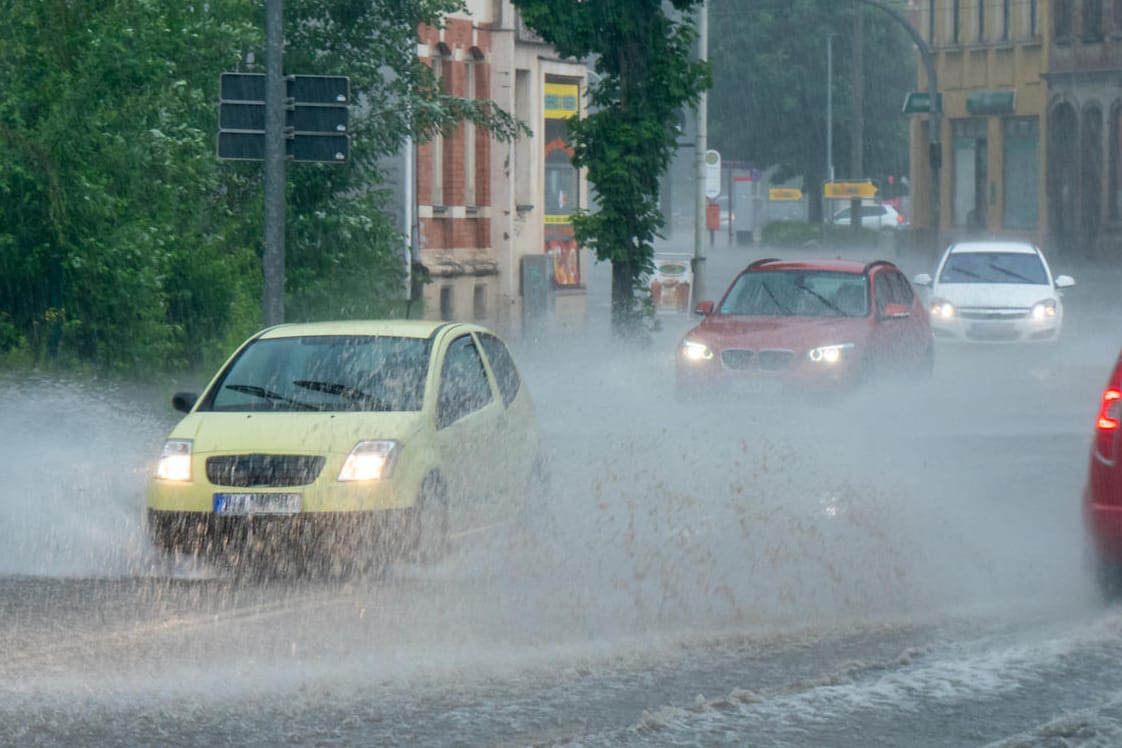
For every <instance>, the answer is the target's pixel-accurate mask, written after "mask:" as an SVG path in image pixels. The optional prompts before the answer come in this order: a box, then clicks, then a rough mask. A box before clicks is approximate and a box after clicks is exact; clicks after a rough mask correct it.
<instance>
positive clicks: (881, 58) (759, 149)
mask: <svg viewBox="0 0 1122 748" xmlns="http://www.w3.org/2000/svg"><path fill="white" fill-rule="evenodd" d="M710 2H711V5H710V24H709V28H710V30H711V41H710V60H711V62H712V64H713V70H714V75H713V78H714V80H713V92H712V95H711V96H710V97H709V140H710V143H711V144H712V145H713V147H714V148H716V149H718V150H720V151H721V153H722V154H723V155H724V156H725V158H727V159H736V160H744V161H751V162H754V163H755V164H757V165H758V166H759V167H761V168H768V167H772V166H776V167H778V171H777V174H776V177H777V179H779V180H786V179H789V178H792V177H800V176H801V177H802V178H803V180H804V190H805V191H806V192H807V197H808V204H809V206H810V210H811V216H812V220H815V221H817V220H820V218H821V196H822V183H823V182H824V181H825V180H826V178H827V169H826V161H827V157H826V152H827V144H826V140H827V138H826V126H827V124H826V116H825V115H826V109H827V104H826V101H827V81H828V80H829V76H828V75H827V55H826V40H827V38H828V37H830V36H832V37H833V57H834V60H833V62H834V64H833V108H834V118H833V119H834V137H833V146H834V164H835V172H836V174H837V176H838V178H839V179H840V178H846V177H849V178H857V177H861V176H879V175H890V174H891V175H900V174H905V173H907V170H908V120H907V117H906V115H904V114H903V113H902V112H901V110H900V109H901V104H902V103H903V101H904V95H905V93H906V92H908V91H910V90H912V89H913V88H914V87H915V81H916V55H915V50H914V49H913V47H912V40H911V37H910V36H909V35H908V33H907V31H906V30H905V29H903V28H901V27H900V26H899V24H898V23H897V22H896V21H895V20H893V19H892V18H891V17H890V16H889V15H888V14H886V13H884V12H883V11H881V10H878V9H876V8H874V7H871V6H866V8H865V12H864V37H865V46H864V50H865V51H864V60H865V65H864V76H863V77H864V90H865V96H864V101H865V107H864V127H863V133H864V137H863V143H864V150H863V155H862V162H863V164H864V166H865V171H866V174H864V175H852V174H849V173H848V167H849V164H850V163H851V160H850V142H851V139H850V132H851V125H852V123H853V122H854V116H853V108H852V102H853V87H852V86H853V81H854V80H855V76H854V71H853V69H852V61H853V46H852V45H853V33H852V32H853V13H854V10H855V7H856V6H857V3H858V2H859V0H850V1H846V2H841V1H839V0H754V1H753V2H751V3H744V2H739V1H738V0H710Z"/></svg>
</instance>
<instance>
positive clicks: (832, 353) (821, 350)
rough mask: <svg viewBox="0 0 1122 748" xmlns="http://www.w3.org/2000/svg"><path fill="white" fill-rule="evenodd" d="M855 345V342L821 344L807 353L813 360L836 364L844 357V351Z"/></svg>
mask: <svg viewBox="0 0 1122 748" xmlns="http://www.w3.org/2000/svg"><path fill="white" fill-rule="evenodd" d="M852 347H853V343H838V344H837V345H820V346H818V347H817V348H811V349H810V352H809V353H808V354H807V355H808V356H809V357H810V360H811V361H814V362H816V363H823V364H836V363H837V362H838V361H841V359H842V353H843V352H845V351H847V350H849V349H850V348H852Z"/></svg>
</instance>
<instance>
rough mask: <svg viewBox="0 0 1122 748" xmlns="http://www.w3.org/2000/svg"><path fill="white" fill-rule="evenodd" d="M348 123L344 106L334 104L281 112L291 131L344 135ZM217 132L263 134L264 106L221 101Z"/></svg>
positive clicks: (286, 125)
mask: <svg viewBox="0 0 1122 748" xmlns="http://www.w3.org/2000/svg"><path fill="white" fill-rule="evenodd" d="M349 121H350V112H348V111H347V107H345V106H336V105H334V104H328V105H322V106H320V105H314V106H299V107H293V108H291V109H286V110H285V113H284V124H285V127H286V128H288V129H290V130H293V131H295V132H325V133H344V132H346V131H347V125H348V124H349ZM218 129H219V130H251V131H256V132H265V105H264V104H263V103H262V104H258V103H256V102H243V101H224V102H222V104H221V105H220V106H219V107H218Z"/></svg>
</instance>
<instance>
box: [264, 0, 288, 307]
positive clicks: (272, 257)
mask: <svg viewBox="0 0 1122 748" xmlns="http://www.w3.org/2000/svg"><path fill="white" fill-rule="evenodd" d="M285 93H286V84H285V80H284V0H266V2H265V248H264V256H263V258H262V263H263V265H264V268H263V269H264V275H265V281H264V289H263V290H264V303H263V306H264V313H265V325H266V327H267V326H270V325H278V324H280V323H281V322H284V274H285V271H284V222H285V216H284V199H285V198H284V185H285V160H286V158H287V149H286V148H285V142H284V126H285V106H284V99H285Z"/></svg>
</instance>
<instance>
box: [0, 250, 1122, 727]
mask: <svg viewBox="0 0 1122 748" xmlns="http://www.w3.org/2000/svg"><path fill="white" fill-rule="evenodd" d="M724 259H725V260H727V261H728V262H727V264H728V266H729V267H730V268H731V267H733V266H735V265H736V264H737V262H738V258H729V257H726V258H724ZM715 264H719V263H715ZM722 267H723V266H722ZM722 272H731V271H729V270H727V269H726V270H724V271H722ZM910 272H911V269H909V274H910ZM1077 280H1080V278H1079V277H1078V276H1077ZM722 282H725V281H721V282H718V281H717V280H716V279H714V280H713V281H712V282H711V286H710V287H711V289H712V290H713V293H714V295H716V290H717V288H719V287H720V285H721V283H722ZM1078 290H1079V287H1077V288H1076V289H1075V290H1073V291H1072V292H1071V294H1070V295H1069V299H1071V298H1072V297H1073V296H1074V294H1075V291H1078ZM1071 308H1072V311H1071V315H1070V319H1069V322H1068V323H1069V325H1070V331H1071V334H1070V335H1069V336H1068V339H1066V340H1065V341H1064V342H1063V343H1062V344H1061V345H1060V346H1059V347H1057V348H1054V349H1052V348H1049V349H1047V350H1045V349H1029V350H1021V349H1002V350H975V349H970V350H948V351H945V352H944V351H943V350H940V355H939V359H938V363H937V366H936V373H935V377H934V379H933V380H932V381H931V382H929V383H926V384H924V385H923V386H922V387H919V388H912V387H906V386H903V385H891V386H887V387H883V388H878V389H876V390H875V391H870V392H868V393H866V394H864V395H862V396H860V397H858V398H855V399H853V400H851V401H848V402H844V403H840V404H838V405H836V406H833V407H830V408H820V407H812V406H779V405H775V404H766V405H750V404H747V403H728V402H708V403H706V402H703V403H699V404H690V405H683V404H679V403H677V402H676V401H675V400H674V397H673V387H672V384H673V382H672V380H673V376H672V359H671V348H672V345H673V342H674V341H675V340H676V337H677V335H678V334H679V333H680V331H681V330H684V326H685V325H687V324H688V323H689V320H687V319H678V318H675V319H667V320H665V326H664V329H663V331H662V332H660V333H659V334H658V336H656V345H654V346H652V348H650V349H648V350H645V351H632V352H627V353H620V352H618V351H613V350H612V349H611V348H610V347H609V346H608V344H607V342H606V341H603V340H599V341H597V340H582V341H569V344H565V345H562V344H556V345H552V346H550V347H549V349H548V350H544V349H539V350H524V351H521V352H520V353H521V354H522V355H521V356H520V359H521V360H522V362H523V370H524V374H525V377H526V379H527V381H528V383H529V385H530V388H531V391H532V392H533V393H534V396H535V400H536V402H537V405H538V411H539V418H540V420H541V424H542V427H543V430H544V432H545V436H546V442H547V444H548V445H549V447H550V450H551V455H552V471H551V472H552V480H551V483H550V486H549V488H548V490H544V491H543V492H542V493H541V494H540V495H538V496H535V497H534V505H535V509H536V511H535V512H534V518H535V519H534V521H533V522H532V523H531V525H530V527H529V528H528V529H527V530H526V531H524V532H523V531H519V532H515V531H513V530H512V531H510V532H503V531H496V532H494V533H490V534H488V535H486V536H471V537H466V538H460V539H459V541H458V542H457V543H456V545H455V548H454V550H453V553H452V555H451V556H450V557H449V558H447V559H445V560H444V561H442V562H441V563H439V564H437V565H435V566H431V567H426V566H414V565H408V564H402V565H399V566H396V567H394V568H392V569H390V570H389V571H388V573H387V574H386V575H385V576H383V577H356V578H349V579H314V578H300V577H288V576H285V575H277V576H270V575H265V576H263V577H262V576H239V575H237V574H234V573H231V572H230V571H229V570H227V569H222V568H214V567H211V566H207V565H205V564H199V563H194V562H191V561H189V560H180V561H179V562H174V563H168V562H166V561H164V560H162V559H159V558H155V557H153V556H152V554H151V553H150V551H149V549H148V547H147V544H146V542H145V540H144V536H143V520H142V517H143V505H144V498H143V486H144V481H145V475H146V471H147V470H148V465H149V463H150V462H151V461H152V460H153V459H154V457H155V456H156V452H157V451H158V449H159V446H160V444H162V441H163V438H164V435H165V433H166V431H167V428H168V427H169V426H170V424H171V422H172V421H173V419H174V414H173V413H171V411H170V408H169V407H168V406H167V405H166V400H167V393H163V392H160V393H157V394H156V395H149V394H147V393H138V392H137V391H135V390H133V389H128V388H120V387H112V386H99V385H97V384H94V385H89V384H78V383H66V382H57V381H52V380H49V379H44V378H36V379H26V378H21V379H13V378H7V379H4V378H0V427H2V428H0V434H3V436H2V437H0V442H2V444H3V447H4V449H3V450H0V469H2V470H3V473H4V474H5V475H6V476H7V478H6V480H5V482H4V486H3V489H2V498H0V519H2V521H3V527H4V533H5V535H6V537H5V542H4V544H3V547H2V548H0V620H2V621H3V622H4V626H3V627H0V651H2V652H3V653H4V656H3V657H2V658H0V744H4V745H19V746H54V745H99V746H135V745H184V746H193V745H198V746H204V745H208V746H209V745H215V744H237V745H250V746H257V745H260V746H266V745H269V746H273V745H301V746H303V745H324V746H333V745H340V746H349V745H403V746H405V745H408V746H522V745H535V746H562V745H565V746H577V745H581V746H583V745H588V746H617V745H635V746H640V745H670V746H677V745H681V746H686V745H690V746H697V745H705V746H709V745H729V746H734V745H735V746H742V745H767V746H821V745H831V746H873V745H886V746H898V745H909V746H928V745H930V746H946V745H1003V746H1013V745H1017V746H1021V745H1041V746H1043V745H1070V746H1097V745H1113V744H1117V743H1118V742H1119V740H1120V739H1122V673H1120V672H1119V671H1118V669H1117V666H1116V663H1117V662H1118V659H1119V656H1120V655H1122V609H1118V608H1112V607H1104V606H1103V605H1102V604H1101V603H1100V601H1099V600H1098V597H1097V595H1096V592H1095V590H1094V589H1093V587H1092V585H1091V582H1090V578H1089V576H1088V574H1087V573H1086V570H1085V569H1084V568H1083V556H1082V552H1083V546H1082V528H1081V525H1080V516H1079V506H1078V502H1079V491H1080V488H1081V485H1082V481H1083V474H1084V471H1085V468H1086V455H1087V448H1088V444H1089V437H1090V427H1091V423H1092V420H1093V418H1094V413H1095V408H1096V407H1097V401H1098V396H1099V390H1100V389H1101V387H1102V384H1103V382H1104V381H1105V377H1106V374H1107V372H1108V370H1109V366H1110V364H1111V362H1112V357H1113V355H1114V354H1115V352H1116V350H1117V345H1118V343H1119V342H1122V337H1120V336H1118V335H1116V334H1115V333H1114V331H1115V330H1118V329H1119V325H1118V318H1117V317H1116V315H1115V311H1114V309H1113V306H1112V300H1110V301H1109V302H1108V301H1104V300H1103V299H1101V298H1097V297H1096V298H1092V299H1088V300H1086V301H1085V302H1084V303H1080V302H1078V301H1074V300H1073V301H1072V302H1071Z"/></svg>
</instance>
